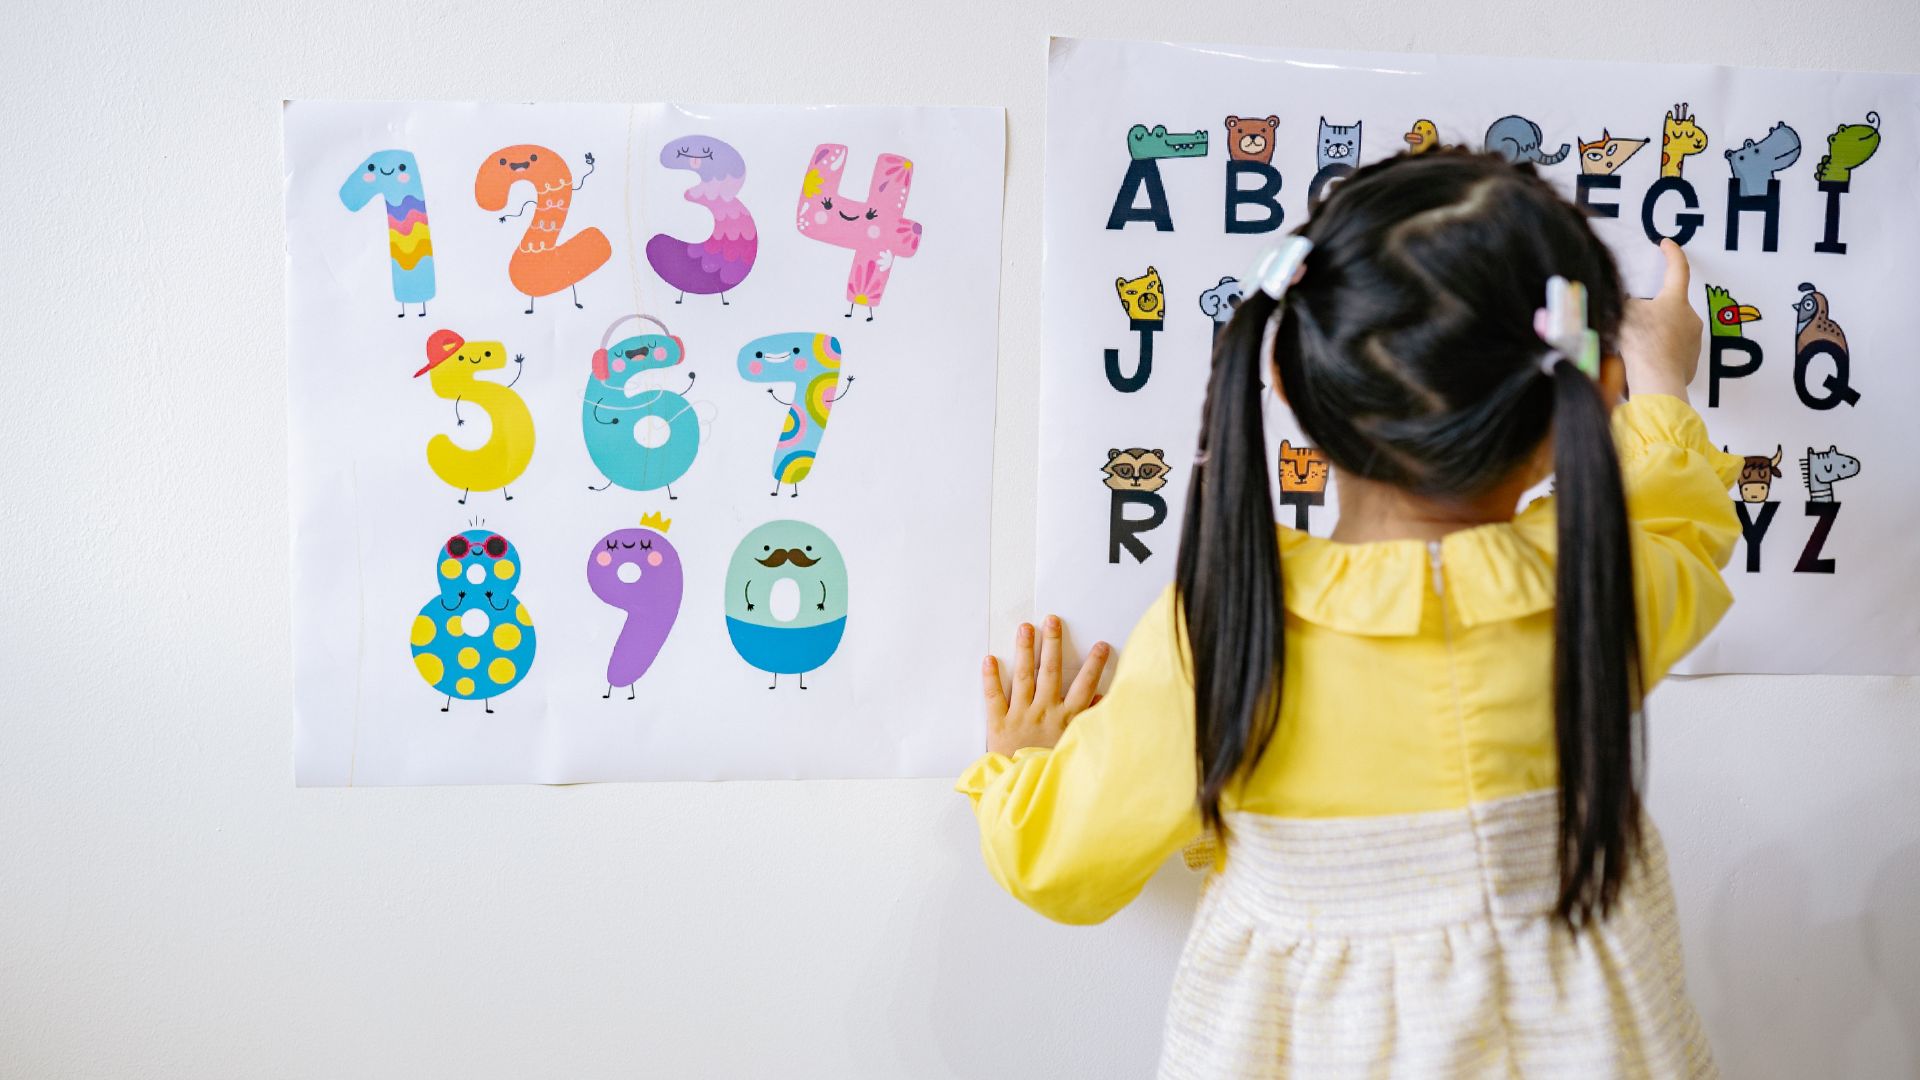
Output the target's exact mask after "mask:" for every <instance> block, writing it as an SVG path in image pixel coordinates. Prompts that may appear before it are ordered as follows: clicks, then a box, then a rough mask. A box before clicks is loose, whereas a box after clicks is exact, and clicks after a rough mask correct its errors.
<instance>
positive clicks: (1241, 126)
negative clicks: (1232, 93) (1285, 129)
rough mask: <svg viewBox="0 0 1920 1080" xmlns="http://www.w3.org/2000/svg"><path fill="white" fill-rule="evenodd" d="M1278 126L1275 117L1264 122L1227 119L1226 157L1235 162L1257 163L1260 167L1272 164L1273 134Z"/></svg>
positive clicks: (1240, 118)
mask: <svg viewBox="0 0 1920 1080" xmlns="http://www.w3.org/2000/svg"><path fill="white" fill-rule="evenodd" d="M1279 126H1280V118H1279V117H1277V116H1269V117H1267V118H1266V119H1265V120H1248V119H1245V118H1243V117H1238V116H1229V117H1227V156H1228V157H1231V158H1232V159H1233V160H1235V161H1258V162H1260V163H1261V164H1262V165H1265V164H1268V163H1270V162H1272V161H1273V134H1274V131H1275V129H1277V128H1278V127H1279Z"/></svg>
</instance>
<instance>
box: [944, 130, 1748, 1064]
mask: <svg viewBox="0 0 1920 1080" xmlns="http://www.w3.org/2000/svg"><path fill="white" fill-rule="evenodd" d="M1302 235H1304V237H1305V238H1306V240H1307V241H1310V243H1311V247H1310V253H1308V254H1307V255H1306V256H1305V259H1304V263H1303V264H1301V265H1300V266H1299V269H1298V272H1297V273H1296V274H1288V273H1287V271H1288V270H1290V269H1291V268H1290V267H1288V268H1283V269H1282V271H1281V273H1280V274H1279V275H1277V277H1278V280H1275V279H1274V278H1273V277H1270V278H1269V280H1267V281H1266V282H1263V283H1261V284H1262V285H1263V286H1264V288H1262V289H1260V290H1258V291H1254V292H1252V293H1250V294H1249V295H1248V296H1247V298H1246V299H1245V301H1244V302H1243V303H1242V304H1241V306H1240V309H1239V311H1238V313H1237V314H1236V315H1235V316H1234V317H1233V322H1232V323H1231V324H1230V325H1229V326H1228V328H1227V330H1226V331H1225V334H1224V335H1223V337H1222V340H1221V342H1220V345H1219V347H1218V349H1217V351H1216V353H1215V356H1214V362H1213V374H1212V379H1211V384H1210V386H1209V387H1208V391H1207V404H1206V413H1205V417H1204V425H1203V429H1202V434H1201V437H1200V448H1199V453H1198V454H1197V455H1196V459H1195V460H1196V466H1195V469H1194V474H1193V478H1192V490H1191V492H1190V494H1189V497H1188V502H1187V512H1186V521H1185V525H1184V526H1183V529H1182V535H1181V539H1180V555H1179V560H1178V566H1177V571H1176V581H1175V584H1174V586H1173V588H1171V589H1170V590H1168V592H1167V593H1166V594H1165V595H1163V596H1162V597H1161V598H1160V600H1159V601H1158V602H1157V603H1155V604H1154V606H1153V607H1152V609H1151V610H1149V611H1148V613H1147V615H1146V616H1145V617H1144V618H1143V619H1142V620H1141V622H1140V624H1139V626H1138V627H1137V628H1136V629H1135V630H1134V632H1133V635H1132V637H1131V638H1130V639H1129V642H1128V645H1127V648H1126V650H1125V652H1124V654H1123V658H1122V660H1121V662H1120V664H1119V668H1118V671H1117V673H1116V675H1115V678H1114V680H1113V684H1112V687H1111V689H1110V691H1109V692H1108V693H1107V694H1106V696H1105V697H1104V698H1103V699H1101V700H1099V701H1098V702H1097V703H1095V702H1094V688H1095V686H1096V685H1097V684H1098V682H1099V679H1100V673H1101V669H1102V667H1103V665H1104V663H1105V660H1106V657H1107V653H1108V649H1107V647H1106V646H1105V645H1095V646H1094V647H1093V649H1092V650H1090V653H1089V656H1088V660H1087V663H1086V664H1085V666H1084V667H1083V668H1082V669H1081V671H1080V673H1079V675H1078V677H1077V678H1075V679H1074V680H1073V683H1072V685H1071V686H1070V687H1068V688H1067V689H1066V691H1065V693H1064V695H1063V693H1062V688H1061V682H1062V675H1061V655H1062V647H1061V626H1060V622H1059V620H1058V619H1055V618H1049V619H1047V621H1046V623H1045V625H1044V630H1043V632H1042V633H1041V634H1040V637H1041V641H1040V648H1039V664H1038V668H1037V670H1036V666H1035V662H1034V637H1035V633H1034V629H1033V628H1032V627H1031V626H1022V627H1021V628H1020V630H1019V634H1018V639H1017V642H1016V656H1017V662H1016V664H1015V670H1014V677H1013V687H1012V693H1011V697H1010V698H1009V696H1008V695H1007V693H1006V691H1004V690H1003V688H1002V684H1001V678H1000V671H999V666H998V664H997V663H996V662H995V661H994V660H993V659H992V658H991V657H989V658H988V660H987V662H986V665H985V670H984V673H983V674H984V681H985V684H986V697H987V704H988V711H989V714H990V715H989V726H988V744H989V746H990V748H991V752H990V753H988V754H987V755H986V756H985V757H983V758H981V759H980V760H979V761H978V762H976V763H975V764H974V765H973V767H971V768H970V769H968V770H967V772H966V773H965V775H963V776H962V777H961V779H960V782H959V785H958V787H959V790H961V791H962V792H964V793H965V794H967V795H969V796H970V797H972V799H973V801H974V804H975V808H976V812H977V814H978V817H979V822H980V833H981V847H982V850H983V851H984V853H985V855H986V861H987V865H988V867H989V868H990V869H991V870H992V872H993V874H994V876H995V877H996V878H997V879H998V880H999V881H1000V883H1001V884H1002V885H1004V886H1005V887H1006V888H1007V890H1008V891H1009V892H1011V893H1012V894H1013V895H1014V896H1016V897H1018V898H1019V899H1020V900H1022V901H1023V902H1025V903H1026V904H1028V905H1029V906H1031V907H1033V908H1034V909H1035V910H1037V911H1039V912H1041V913H1043V914H1045V915H1048V916H1050V917H1052V918H1054V919H1058V920H1060V921H1062V922H1071V923H1090V922H1097V921H1099V920H1102V919H1105V918H1106V917H1108V916H1109V915H1111V914H1113V913H1114V912H1115V911H1117V910H1119V909H1120V908H1121V907H1122V906H1124V905H1125V904H1126V903H1127V902H1128V901H1130V900H1132V899H1133V897H1134V896H1135V895H1136V894H1137V893H1138V892H1139V891H1140V889H1141V887H1142V886H1143V885H1145V883H1146V881H1147V879H1148V878H1149V877H1150V876H1151V875H1152V874H1153V872H1154V870H1155V869H1156V868H1157V867H1158V866H1159V865H1160V864H1161V863H1162V862H1163V861H1164V860H1165V859H1166V857H1167V856H1168V855H1169V854H1170V853H1172V852H1174V851H1176V850H1179V849H1180V848H1181V847H1182V846H1183V845H1186V844H1189V843H1190V842H1192V841H1194V840H1195V839H1196V838H1199V837H1201V836H1202V835H1203V834H1205V833H1207V832H1213V833H1215V834H1216V835H1218V837H1219V838H1220V840H1221V847H1222V851H1221V853H1220V855H1219V857H1218V859H1217V861H1216V865H1215V867H1214V870H1213V872H1212V874H1211V875H1210V877H1209V879H1208V884H1207V889H1206V894H1205V897H1204V898H1203V899H1202V901H1201V903H1200V907H1199V911H1198V913H1197V914H1196V916H1195V919H1194V926H1193V930H1192V933H1191V936H1190V937H1189V939H1188V942H1187V946H1186V949H1185V952H1184V954H1183V955H1182V957H1181V962H1180V968H1179V974H1178V976H1177V977H1176V979H1175V983H1174V988H1173V994H1172V1000H1171V1003H1170V1006H1169V1010H1168V1017H1167V1024H1166V1031H1165V1039H1164V1047H1163V1050H1162V1058H1161V1065H1160V1071H1161V1075H1162V1076H1163V1077H1224V1076H1234V1077H1239V1076H1259V1077H1279V1076H1304V1077H1313V1078H1319V1077H1343V1076H1363V1075H1364V1076H1370V1077H1371V1076H1386V1075H1394V1076H1415V1077H1453V1076H1473V1077H1480V1076H1502V1077H1505V1076H1569V1077H1576V1076H1577V1077H1583V1078H1586V1077H1613V1076H1660V1077H1671V1076H1688V1077H1698V1076H1711V1075H1713V1074H1714V1068H1713V1063H1712V1060H1711V1058H1710V1056H1709V1053H1708V1048H1707V1044H1706V1041H1705V1039H1704V1037H1703V1035H1702V1033H1701V1030H1700V1024H1699V1021H1698V1019H1697V1017H1696V1016H1695V1014H1694V1011H1693V1009H1692V1007H1691V1006H1690V1005H1689V1004H1688V1001H1687V997H1686V990H1685V986H1684V980H1683V973H1682V967H1681V958H1680V949H1679V941H1678V928H1677V925H1676V922H1675V917H1674V904H1673V895H1672V889H1671V886H1670V885H1669V883H1668V878H1667V867H1666V858H1665V855H1664V854H1663V852H1662V850H1661V846H1660V840H1659V837H1658V835H1657V834H1656V833H1655V831H1654V828H1653V826H1652V824H1651V823H1650V822H1648V821H1647V820H1646V818H1645V817H1644V815H1643V812H1642V807H1641V798H1640V788H1641V781H1640V774H1641V768H1640V766H1641V759H1642V755H1643V752H1644V751H1643V746H1642V744H1641V742H1640V738H1639V732H1638V727H1639V720H1640V703H1641V699H1642V694H1643V692H1644V691H1645V690H1646V689H1647V688H1649V687H1651V686H1652V685H1653V684H1654V683H1656V682H1658V681H1659V680H1660V678H1661V676H1663V675H1665V674H1666V672H1667V669H1668V668H1669V667H1670V666H1672V664H1673V663H1674V662H1675V661H1676V660H1678V659H1679V658H1680V657H1681V656H1683V655H1685V654H1686V652H1687V651H1688V650H1689V649H1691V648H1692V647H1693V646H1694V645H1695V644H1696V643H1697V642H1698V641H1699V640H1700V639H1701V637H1702V636H1704V635H1705V634H1706V633H1707V631H1708V630H1710V629H1711V628H1712V627H1713V625H1714V623H1715V622H1717V621H1718V620H1719V618H1720V616H1721V615H1722V614H1723V613H1724V612H1725V611H1726V609H1727V606H1728V604H1729V603H1730V596H1729V594H1728V591H1727V588H1726V586H1725V584H1724V583H1723V582H1722V581H1721V578H1720V573H1719V568H1720V567H1721V566H1722V565H1724V564H1725V562H1726V560H1727V558H1728V556H1729V555H1730V554H1731V552H1732V548H1733V544H1734V541H1735V540H1736V539H1737V538H1738V536H1739V534H1740V529H1739V524H1738V521H1737V519H1736V517H1735V515H1734V512H1733V508H1732V502H1731V500H1730V498H1729V497H1728V494H1727V489H1728V486H1729V485H1730V484H1731V483H1732V482H1733V480H1734V479H1735V477H1736V476H1737V474H1738V470H1739V464H1740V459H1739V458H1737V457H1732V456H1729V455H1726V454H1722V453H1720V452H1719V451H1717V450H1716V449H1715V448H1714V446H1713V445H1712V444H1711V443H1710V442H1709V441H1708V439H1707V433H1706V429H1705V427H1704V426H1703V424H1702V423H1701V420H1700V417H1699V416H1698V415H1697V414H1696V413H1694V411H1693V410H1692V409H1691V408H1690V407H1689V406H1688V404H1687V400H1686V395H1687V384H1688V382H1689V381H1690V380H1691V378H1692V375H1693V371H1694V366H1695V364H1696V362H1697V358H1698V353H1699V348H1700V320H1699V318H1698V317H1696V316H1695V315H1694V314H1693V312H1692V310H1691V309H1690V308H1689V307H1688V305H1687V299H1686V293H1687V264H1686V260H1685V257H1684V256H1683V255H1682V254H1681V253H1680V250H1679V248H1678V247H1675V246H1673V245H1672V244H1671V243H1668V244H1666V245H1664V247H1665V254H1666V257H1667V273H1666V281H1665V285H1664V287H1663V288H1662V290H1661V292H1660V295H1659V296H1657V297H1656V298H1654V299H1653V300H1652V301H1650V302H1647V303H1644V304H1636V305H1635V307H1634V308H1633V309H1632V310H1628V309H1627V307H1626V302H1625V300H1624V298H1623V296H1622V292H1621V286H1620V281H1619V276H1618V273H1617V272H1616V270H1615V268H1614V265H1613V261H1612V259H1611V258H1610V257H1609V255H1608V252H1607V249H1606V248H1605V247H1604V246H1603V245H1602V244H1601V243H1600V241H1599V240H1598V239H1597V238H1596V237H1595V236H1594V233H1593V231H1592V230H1591V229H1590V228H1589V227H1588V224H1587V222H1586V220H1585V219H1584V218H1583V217H1582V216H1581V214H1580V212H1579V211H1577V210H1576V209H1575V208H1574V207H1572V206H1571V205H1569V204H1568V203H1567V202H1565V201H1564V200H1562V199H1561V198H1559V197H1558V196H1557V195H1556V194H1555V193H1554V192H1553V190H1552V189H1551V188H1550V187H1549V186H1548V185H1547V184H1546V183H1545V182H1544V181H1543V180H1541V179H1540V178H1539V177H1538V176H1537V175H1536V174H1535V173H1534V172H1533V170H1532V168H1531V167H1515V166H1511V165H1508V164H1507V163H1505V162H1504V161H1501V160H1499V159H1497V158H1493V157H1488V156H1481V155H1477V154H1467V153H1464V152H1449V153H1440V152H1434V153H1428V154H1424V155H1420V156H1418V157H1411V156H1403V157H1400V158H1396V159H1394V160H1391V161H1386V162H1382V163H1380V164H1376V165H1371V166H1368V167H1366V168H1364V169H1361V170H1360V171H1359V172H1357V173H1355V174H1354V175H1353V176H1352V177H1351V178H1349V179H1348V180H1347V181H1346V182H1345V183H1344V184H1343V185H1342V186H1340V187H1339V188H1337V189H1336V193H1335V194H1334V195H1332V196H1331V197H1330V198H1329V199H1328V201H1327V202H1326V203H1325V204H1324V206H1323V207H1322V208H1321V209H1320V211H1319V212H1318V213H1317V214H1315V215H1314V217H1313V218H1312V220H1310V221H1309V222H1307V224H1306V226H1305V227H1304V230H1303V234H1302ZM1296 246H1297V247H1304V246H1305V245H1296ZM1556 276H1560V277H1564V278H1567V279H1571V280H1572V281H1574V282H1578V283H1581V284H1583V285H1584V286H1585V288H1586V290H1587V293H1588V304H1589V306H1588V322H1589V323H1590V325H1591V328H1592V330H1593V331H1595V332H1597V340H1598V345H1599V350H1598V352H1597V353H1596V352H1594V351H1593V350H1592V349H1591V347H1589V348H1588V349H1583V348H1582V347H1581V345H1580V342H1581V340H1582V336H1581V335H1580V334H1579V332H1578V328H1576V332H1575V334H1574V336H1573V337H1572V338H1571V339H1568V338H1564V337H1558V336H1556V335H1554V334H1551V333H1547V331H1548V329H1549V328H1548V327H1547V325H1546V323H1547V320H1546V319H1545V318H1544V313H1543V312H1541V311H1540V310H1539V309H1540V308H1541V307H1542V305H1543V303H1544V301H1545V298H1546V297H1547V294H1548V290H1549V282H1550V279H1552V278H1554V277H1556ZM1289 279H1290V281H1289ZM1289 284H1290V287H1289ZM1543 333H1545V334H1546V336H1547V337H1553V338H1554V340H1555V342H1556V344H1557V345H1558V347H1557V348H1556V346H1555V345H1550V344H1549V343H1548V342H1547V341H1546V340H1543V336H1542V335H1543ZM1586 340H1588V341H1591V340H1592V339H1591V338H1588V339H1586ZM1269 342H1270V343H1271V344H1270V345H1269ZM1600 355H1604V356H1605V360H1604V361H1603V362H1599V363H1595V361H1597V360H1598V357H1599V356H1600ZM1583 360H1585V362H1584V363H1583ZM1596 367H1597V368H1598V370H1595V368H1596ZM1263 375H1267V376H1270V377H1271V378H1272V380H1273V382H1274V385H1275V387H1276V389H1277V390H1278V391H1279V392H1280V393H1281V394H1282V395H1284V397H1285V398H1286V400H1287V402H1288V403H1289V404H1290V405H1291V407H1292V409H1293V413H1294V416H1295V417H1296V418H1297V419H1298V421H1299V424H1300V428H1301V430H1302V431H1303V432H1304V433H1305V435H1306V436H1307V438H1308V439H1310V440H1311V441H1312V443H1313V445H1315V446H1317V447H1319V448H1320V449H1321V450H1322V451H1324V452H1325V453H1326V455H1327V457H1328V458H1329V459H1330V460H1331V461H1332V463H1333V467H1334V469H1335V471H1336V475H1337V482H1338V484H1339V490H1340V518H1339V524H1338V526H1337V527H1336V528H1335V529H1334V533H1333V537H1332V539H1319V538H1317V537H1313V536H1309V535H1307V534H1305V533H1301V532H1296V531H1294V530H1291V529H1287V528H1284V527H1282V528H1278V529H1277V530H1276V526H1275V523H1274V515H1273V505H1272V502H1271V497H1270V493H1269V488H1268V473H1267V463H1266V456H1267V452H1266V443H1265V440H1264V436H1263V432H1262V427H1261V395H1262V393H1263V392H1264V387H1263V380H1262V376H1263ZM1596 376H1597V378H1596ZM1623 377H1624V382H1625V384H1626V386H1628V387H1630V388H1631V391H1632V399H1631V400H1630V401H1628V402H1626V403H1625V404H1622V405H1620V406H1619V407H1618V408H1614V409H1612V410H1611V418H1609V405H1610V403H1611V401H1612V400H1613V399H1614V398H1615V397H1616V396H1617V391H1618V389H1619V388H1620V386H1621V382H1622V378H1623ZM1549 472H1551V474H1552V475H1553V477H1554V484H1555V490H1556V494H1555V495H1554V496H1553V497H1551V498H1547V499H1542V500H1538V501H1536V502H1534V503H1533V504H1531V505H1530V506H1528V507H1527V508H1526V509H1525V510H1523V511H1521V512H1519V513H1518V514H1516V513H1515V508H1516V505H1517V504H1518V502H1519V499H1520V496H1521V494H1522V493H1523V492H1525V491H1526V490H1527V489H1528V488H1530V487H1532V486H1534V485H1535V484H1536V483H1538V482H1539V481H1540V480H1542V479H1544V478H1545V476H1546V475H1547V474H1548V473H1549ZM1276 531H1277V536H1276ZM1636 613H1637V616H1638V617H1637V619H1636V617H1635V616H1636Z"/></svg>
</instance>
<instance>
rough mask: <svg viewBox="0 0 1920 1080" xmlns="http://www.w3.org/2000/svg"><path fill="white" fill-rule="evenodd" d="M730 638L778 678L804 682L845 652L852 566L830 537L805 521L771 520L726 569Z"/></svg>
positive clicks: (775, 680)
mask: <svg viewBox="0 0 1920 1080" xmlns="http://www.w3.org/2000/svg"><path fill="white" fill-rule="evenodd" d="M726 615H727V636H728V637H729V638H730V639H731V640H732V641H733V649H734V651H735V652H737V653H739V654H740V658H741V659H742V660H745V661H746V662H747V663H749V664H752V665H753V666H754V667H756V668H759V669H760V670H761V671H764V672H767V673H768V674H770V675H772V676H773V683H772V685H771V686H769V687H768V689H775V688H778V687H779V685H780V676H782V675H798V676H800V689H802V690H805V689H806V688H807V672H810V671H813V670H815V669H816V668H819V667H820V666H821V665H822V664H825V663H826V662H827V661H828V660H830V659H832V658H833V654H834V652H835V651H836V650H838V649H839V648H840V638H841V636H842V635H843V634H845V633H846V628H847V565H846V563H845V562H844V561H843V560H842V559H841V557H840V549H839V548H838V547H836V546H835V545H834V542H833V541H832V540H831V539H829V538H828V536H827V534H826V533H824V532H821V531H820V530H819V529H818V528H816V527H814V526H812V525H809V524H807V523H806V522H804V521H769V522H767V523H766V524H765V525H762V526H760V527H759V528H757V529H755V530H753V531H752V532H750V533H748V534H747V535H746V538H745V539H743V540H741V541H740V546H739V547H737V548H735V549H734V551H733V559H732V560H731V561H730V562H729V563H728V564H727V599H726Z"/></svg>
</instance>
